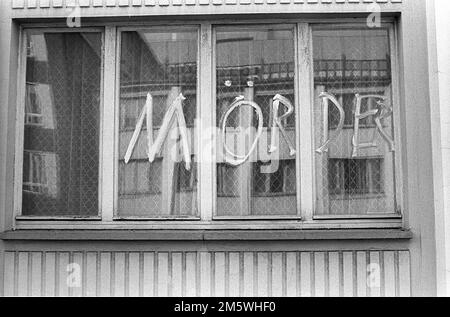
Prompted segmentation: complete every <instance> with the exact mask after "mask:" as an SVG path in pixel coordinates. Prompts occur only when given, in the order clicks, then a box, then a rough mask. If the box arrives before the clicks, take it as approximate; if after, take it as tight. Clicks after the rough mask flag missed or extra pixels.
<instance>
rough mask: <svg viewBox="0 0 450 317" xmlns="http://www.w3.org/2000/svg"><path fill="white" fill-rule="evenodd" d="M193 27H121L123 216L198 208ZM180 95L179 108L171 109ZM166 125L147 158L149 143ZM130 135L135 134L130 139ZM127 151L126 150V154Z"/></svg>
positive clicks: (173, 214) (158, 214) (185, 213)
mask: <svg viewBox="0 0 450 317" xmlns="http://www.w3.org/2000/svg"><path fill="white" fill-rule="evenodd" d="M197 34H198V32H197V30H196V29H190V28H180V29H171V28H166V29H164V30H139V31H131V32H128V31H127V32H122V44H121V62H120V127H119V129H120V131H119V155H120V157H119V206H118V209H119V210H118V211H119V215H120V216H122V217H130V216H133V217H188V216H195V215H196V214H197V199H196V198H197V172H196V171H197V167H196V163H195V162H196V161H197V159H196V155H195V153H194V121H195V118H196V107H197V52H198V48H197V43H198V42H197V37H198V36H197ZM181 95H182V96H183V97H184V98H185V99H184V100H182V99H181V97H180V96H181ZM178 103H180V104H181V108H177V109H179V110H180V111H179V112H176V111H175V112H174V111H173V109H174V108H173V107H174V105H178ZM177 111H178V110H177ZM183 121H184V122H185V125H184V124H183ZM136 133H138V134H136ZM165 133H167V137H164V138H163V139H162V143H161V145H162V146H161V147H160V148H159V149H158V150H157V153H156V155H155V157H154V158H153V159H152V161H150V160H149V155H148V153H149V148H150V146H151V145H154V144H156V143H157V140H158V137H159V136H160V135H165ZM133 135H135V136H138V138H137V141H136V144H135V145H134V146H133ZM149 139H151V140H152V141H151V142H149ZM184 139H187V141H188V146H187V147H185V146H184V145H183V142H182V141H183V140H184ZM130 149H131V150H132V152H129V151H130ZM127 152H129V153H132V155H131V157H130V160H129V161H127V160H126V156H127ZM185 153H188V157H190V160H191V162H192V163H191V164H190V165H189V164H187V162H186V161H187V159H186V156H185Z"/></svg>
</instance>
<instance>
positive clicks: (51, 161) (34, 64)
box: [22, 32, 102, 216]
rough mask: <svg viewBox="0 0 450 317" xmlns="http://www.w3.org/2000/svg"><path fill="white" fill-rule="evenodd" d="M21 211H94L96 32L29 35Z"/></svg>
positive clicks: (91, 213) (97, 107)
mask: <svg viewBox="0 0 450 317" xmlns="http://www.w3.org/2000/svg"><path fill="white" fill-rule="evenodd" d="M27 48H28V49H27V72H26V100H25V135H24V139H25V140H24V155H23V203H22V215H24V216H97V215H98V176H99V174H98V171H99V116H100V115H99V114H100V111H99V110H100V83H101V65H102V35H101V33H77V32H71V33H43V32H33V33H29V34H28V43H27Z"/></svg>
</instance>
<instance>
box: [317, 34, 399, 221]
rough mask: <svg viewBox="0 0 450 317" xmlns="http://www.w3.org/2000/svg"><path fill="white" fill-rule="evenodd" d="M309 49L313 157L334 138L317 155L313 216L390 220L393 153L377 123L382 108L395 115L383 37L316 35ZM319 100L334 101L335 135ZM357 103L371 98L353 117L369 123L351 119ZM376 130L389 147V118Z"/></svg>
mask: <svg viewBox="0 0 450 317" xmlns="http://www.w3.org/2000/svg"><path fill="white" fill-rule="evenodd" d="M313 43H314V44H313V45H314V89H315V104H314V107H315V109H314V127H315V147H316V149H317V148H319V147H320V146H321V145H323V144H324V142H325V141H326V140H327V139H328V138H329V137H332V136H333V135H335V134H336V133H337V132H339V134H338V136H337V137H336V138H335V139H334V140H333V141H332V142H331V143H330V146H329V148H328V152H323V153H316V154H315V155H316V170H315V173H316V193H317V197H316V213H317V214H319V215H376V214H393V213H395V212H396V210H397V206H396V201H395V176H394V174H395V173H394V152H393V151H391V150H392V147H391V145H390V144H389V142H387V141H386V139H385V138H383V137H382V135H381V133H380V130H379V129H377V125H376V121H375V118H376V117H377V115H379V114H381V113H382V109H383V108H382V106H381V105H380V103H382V104H384V105H385V106H387V107H389V108H391V109H393V111H397V109H396V108H395V105H392V102H391V94H392V78H391V66H390V47H389V33H388V30H387V29H378V30H367V29H340V28H334V29H316V30H314V32H313ZM324 92H326V93H328V94H331V95H333V96H334V97H336V100H337V102H338V103H339V104H340V105H341V106H342V108H343V109H342V110H343V112H344V115H345V117H344V121H343V125H342V128H341V129H339V121H340V114H339V110H338V108H337V107H335V106H334V105H333V103H332V102H331V101H328V107H325V106H324V105H325V104H326V102H323V100H322V99H321V98H320V97H319V96H320V94H321V93H324ZM357 95H360V96H361V97H364V96H369V95H372V97H370V98H364V99H362V100H361V103H360V106H361V109H360V112H359V113H360V114H365V113H367V114H368V113H371V115H369V116H367V117H365V118H364V117H363V118H357V115H358V113H357ZM383 98H385V99H384V101H383ZM325 101H326V100H325ZM393 106H394V107H393ZM381 126H382V129H383V131H385V133H386V134H387V135H388V136H389V138H391V139H394V129H393V115H392V114H391V115H388V116H386V117H384V118H381ZM355 142H356V143H355ZM368 143H370V144H371V146H370V147H369V146H366V145H367V144H368Z"/></svg>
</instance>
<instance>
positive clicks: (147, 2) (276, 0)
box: [12, 0, 402, 9]
mask: <svg viewBox="0 0 450 317" xmlns="http://www.w3.org/2000/svg"><path fill="white" fill-rule="evenodd" d="M373 2H376V3H380V4H386V3H401V2H402V0H184V1H183V0H172V1H169V0H53V1H51V0H13V1H12V7H13V8H14V9H23V8H64V7H74V6H77V5H79V6H80V7H82V8H83V7H145V6H147V7H153V6H162V7H167V6H183V5H185V6H195V5H200V6H205V5H206V6H207V5H215V6H218V5H237V4H241V5H249V4H252V3H254V4H272V5H273V4H290V3H295V4H306V5H317V4H322V3H323V4H327V5H329V4H346V3H350V4H354V3H362V4H369V3H373Z"/></svg>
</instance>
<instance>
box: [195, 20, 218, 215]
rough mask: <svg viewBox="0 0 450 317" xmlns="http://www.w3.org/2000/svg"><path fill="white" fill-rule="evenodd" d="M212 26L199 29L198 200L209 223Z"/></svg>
mask: <svg viewBox="0 0 450 317" xmlns="http://www.w3.org/2000/svg"><path fill="white" fill-rule="evenodd" d="M212 32H213V31H212V25H211V24H210V23H204V24H202V25H201V27H200V43H199V45H200V49H199V61H200V62H199V66H198V67H199V76H198V78H199V79H198V80H199V84H198V95H199V100H200V102H199V104H200V105H199V109H198V110H199V115H198V122H197V142H198V143H197V144H198V149H197V150H198V158H199V159H198V160H199V164H198V167H199V170H198V173H199V174H198V177H199V190H198V195H199V197H198V201H199V209H200V216H201V219H202V220H204V221H205V220H206V221H207V220H211V219H212V217H213V209H214V201H215V197H216V193H215V189H216V184H215V183H216V178H215V173H214V169H215V161H216V159H215V153H214V151H213V145H214V143H215V142H216V139H215V137H214V134H215V133H213V131H214V127H215V124H214V111H215V107H213V105H214V104H215V102H214V99H213V91H214V89H215V88H214V84H213V83H214V80H213V62H212V56H213V34H212Z"/></svg>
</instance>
